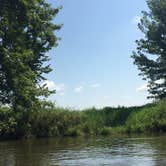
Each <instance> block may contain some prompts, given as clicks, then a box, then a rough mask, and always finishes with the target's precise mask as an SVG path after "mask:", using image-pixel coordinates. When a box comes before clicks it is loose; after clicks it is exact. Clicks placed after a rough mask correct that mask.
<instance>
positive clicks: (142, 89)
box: [136, 83, 148, 92]
mask: <svg viewBox="0 0 166 166" xmlns="http://www.w3.org/2000/svg"><path fill="white" fill-rule="evenodd" d="M136 91H137V92H146V91H148V84H147V83H146V84H143V85H141V86H140V87H138V88H137V90H136Z"/></svg>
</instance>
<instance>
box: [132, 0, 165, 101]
mask: <svg viewBox="0 0 166 166" xmlns="http://www.w3.org/2000/svg"><path fill="white" fill-rule="evenodd" d="M147 4H148V7H149V9H150V10H149V12H142V13H143V17H142V19H141V21H140V23H139V25H138V26H139V29H140V30H141V31H142V32H143V34H144V38H142V39H140V40H137V41H136V43H137V51H135V52H133V55H132V57H133V58H134V63H135V64H136V65H137V66H138V69H139V70H140V75H141V76H143V79H145V80H147V81H148V91H149V93H150V95H149V97H152V98H155V99H163V98H166V0H147Z"/></svg>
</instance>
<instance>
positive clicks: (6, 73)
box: [0, 0, 61, 111]
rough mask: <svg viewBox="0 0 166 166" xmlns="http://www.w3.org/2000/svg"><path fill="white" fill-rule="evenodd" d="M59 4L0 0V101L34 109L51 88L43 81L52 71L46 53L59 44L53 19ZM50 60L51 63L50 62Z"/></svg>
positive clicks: (58, 26) (38, 0)
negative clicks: (40, 98) (55, 6)
mask: <svg viewBox="0 0 166 166" xmlns="http://www.w3.org/2000/svg"><path fill="white" fill-rule="evenodd" d="M59 9H60V8H56V9H54V8H53V7H51V5H50V4H48V3H47V2H46V1H45V0H0V103H1V104H9V105H11V106H12V107H13V108H14V110H18V111H19V110H21V109H33V107H34V105H36V104H37V103H39V97H40V96H48V95H49V94H50V93H52V91H49V90H48V88H46V86H45V85H43V86H41V81H43V80H44V79H45V78H44V77H43V74H47V73H49V72H50V71H51V68H50V65H49V64H48V63H46V62H48V61H49V56H48V55H47V54H46V53H47V52H48V51H49V50H50V49H51V48H52V47H55V46H57V41H58V38H57V37H56V35H55V31H56V30H59V29H60V27H61V26H60V25H56V24H55V23H54V22H53V19H54V17H55V16H56V15H57V13H58V12H59ZM47 64H48V65H47Z"/></svg>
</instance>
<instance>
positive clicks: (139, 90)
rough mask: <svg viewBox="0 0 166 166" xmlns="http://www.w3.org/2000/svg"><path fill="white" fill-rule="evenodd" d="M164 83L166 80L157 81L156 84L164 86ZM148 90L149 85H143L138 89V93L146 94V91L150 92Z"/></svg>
mask: <svg viewBox="0 0 166 166" xmlns="http://www.w3.org/2000/svg"><path fill="white" fill-rule="evenodd" d="M164 82H165V80H164V79H159V80H157V81H155V83H156V84H163V83H164ZM148 89H149V87H148V84H147V83H146V84H143V85H141V86H140V87H139V88H137V90H136V91H137V92H146V91H148Z"/></svg>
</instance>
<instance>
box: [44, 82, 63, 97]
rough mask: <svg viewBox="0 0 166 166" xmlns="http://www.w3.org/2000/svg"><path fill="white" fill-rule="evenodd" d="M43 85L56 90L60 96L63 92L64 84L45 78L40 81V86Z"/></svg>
mask: <svg viewBox="0 0 166 166" xmlns="http://www.w3.org/2000/svg"><path fill="white" fill-rule="evenodd" d="M43 85H45V86H46V87H47V88H48V89H49V90H56V92H58V93H59V95H61V96H63V95H64V94H65V84H56V83H55V82H54V81H50V80H46V81H44V82H43V83H42V86H43Z"/></svg>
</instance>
